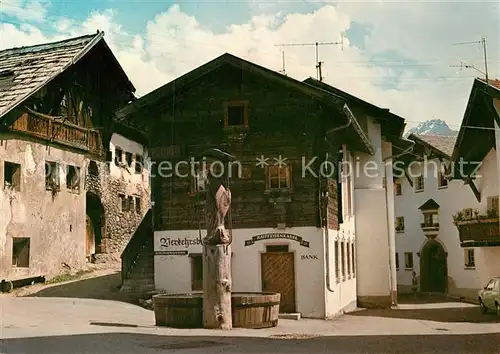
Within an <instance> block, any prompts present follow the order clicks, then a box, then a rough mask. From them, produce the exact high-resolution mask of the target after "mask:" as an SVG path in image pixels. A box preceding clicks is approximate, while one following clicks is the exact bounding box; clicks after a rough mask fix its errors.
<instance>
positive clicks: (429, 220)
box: [422, 212, 439, 227]
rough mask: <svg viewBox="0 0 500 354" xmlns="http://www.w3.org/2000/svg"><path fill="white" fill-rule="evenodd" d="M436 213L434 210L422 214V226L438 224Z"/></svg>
mask: <svg viewBox="0 0 500 354" xmlns="http://www.w3.org/2000/svg"><path fill="white" fill-rule="evenodd" d="M438 221H439V220H438V214H437V213H435V212H432V213H425V214H424V225H422V226H424V227H432V226H439V222H438Z"/></svg>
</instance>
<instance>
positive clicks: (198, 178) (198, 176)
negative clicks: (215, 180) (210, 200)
mask: <svg viewBox="0 0 500 354" xmlns="http://www.w3.org/2000/svg"><path fill="white" fill-rule="evenodd" d="M207 169H208V167H207ZM207 187H208V176H207V171H206V170H204V171H198V172H196V173H195V175H194V176H193V178H192V185H191V191H192V192H193V193H198V192H205V191H206V190H207Z"/></svg>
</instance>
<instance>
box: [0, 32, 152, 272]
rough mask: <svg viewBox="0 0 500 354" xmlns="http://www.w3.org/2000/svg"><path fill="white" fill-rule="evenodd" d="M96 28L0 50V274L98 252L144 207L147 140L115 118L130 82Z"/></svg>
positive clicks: (118, 240)
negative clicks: (57, 39)
mask: <svg viewBox="0 0 500 354" xmlns="http://www.w3.org/2000/svg"><path fill="white" fill-rule="evenodd" d="M103 36H104V33H103V32H97V33H96V34H92V35H86V36H81V37H77V38H71V39H68V40H64V41H59V42H54V43H47V44H40V45H34V46H29V47H21V48H11V49H6V50H2V51H0V279H6V280H9V281H10V280H15V279H22V278H26V277H32V276H45V277H48V278H50V277H52V276H55V275H57V274H59V273H61V272H67V271H75V270H79V269H82V268H84V267H85V266H86V262H88V261H92V260H101V261H102V260H107V259H108V258H109V257H104V256H100V257H99V254H103V253H104V254H111V255H116V254H119V253H120V252H121V251H122V250H123V248H124V245H125V244H126V243H127V242H128V239H129V238H130V237H131V235H132V234H133V232H134V230H135V228H137V226H138V225H139V223H140V222H141V220H142V217H143V215H144V214H145V213H146V212H147V209H148V208H149V202H148V200H149V174H148V172H147V168H144V166H143V165H144V162H145V161H147V160H148V155H147V148H146V146H147V144H146V141H145V140H144V137H143V135H142V134H141V133H139V132H138V131H136V130H134V129H131V128H130V127H127V126H126V125H124V124H122V123H118V122H117V120H116V119H114V112H115V111H116V109H117V108H119V107H121V106H123V105H125V104H127V103H128V102H130V101H132V100H134V95H133V93H134V91H135V88H134V86H133V85H132V83H131V82H130V80H129V79H128V77H127V75H126V74H125V72H124V71H123V69H122V68H121V67H120V65H119V64H118V62H117V60H116V58H115V57H114V55H113V53H112V52H111V50H110V49H109V47H108V46H107V44H106V42H105V41H104V39H103ZM117 151H118V153H117ZM136 166H138V167H136ZM115 258H116V256H115Z"/></svg>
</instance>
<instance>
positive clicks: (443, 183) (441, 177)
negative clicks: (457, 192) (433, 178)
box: [438, 171, 448, 188]
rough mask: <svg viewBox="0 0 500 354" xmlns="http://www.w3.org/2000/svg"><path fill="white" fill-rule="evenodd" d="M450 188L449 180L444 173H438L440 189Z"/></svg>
mask: <svg viewBox="0 0 500 354" xmlns="http://www.w3.org/2000/svg"><path fill="white" fill-rule="evenodd" d="M446 187H448V179H447V178H446V176H445V175H444V173H443V172H442V171H439V172H438V188H446Z"/></svg>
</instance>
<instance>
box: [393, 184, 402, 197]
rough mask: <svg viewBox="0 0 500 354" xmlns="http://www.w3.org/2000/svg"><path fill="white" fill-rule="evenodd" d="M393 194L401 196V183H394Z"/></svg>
mask: <svg viewBox="0 0 500 354" xmlns="http://www.w3.org/2000/svg"><path fill="white" fill-rule="evenodd" d="M394 193H395V194H396V195H401V194H403V190H402V187H401V183H394Z"/></svg>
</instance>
